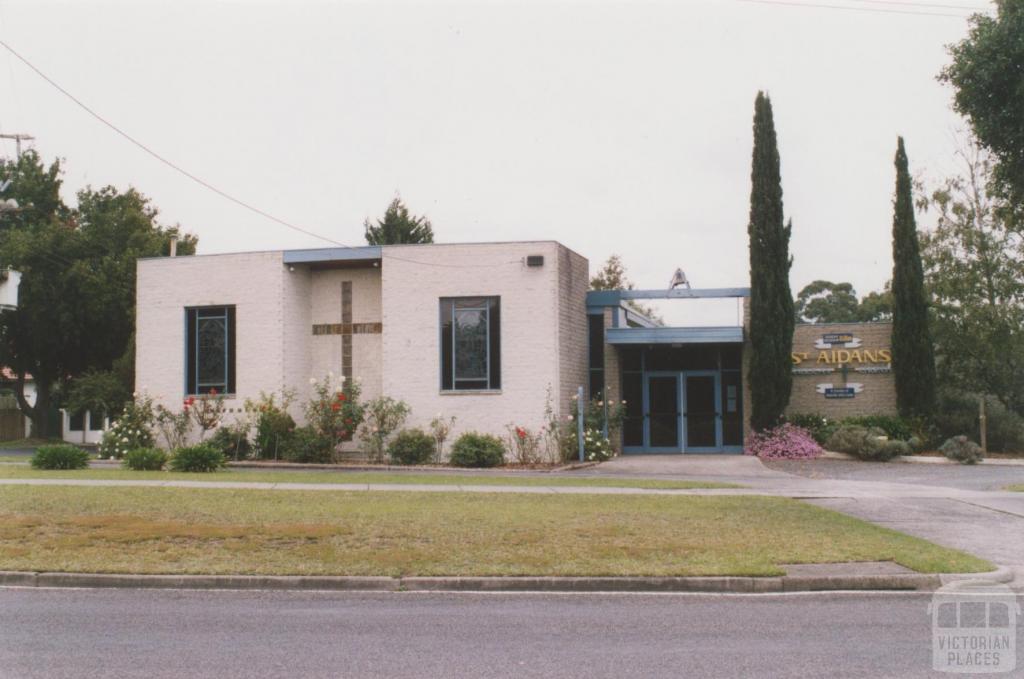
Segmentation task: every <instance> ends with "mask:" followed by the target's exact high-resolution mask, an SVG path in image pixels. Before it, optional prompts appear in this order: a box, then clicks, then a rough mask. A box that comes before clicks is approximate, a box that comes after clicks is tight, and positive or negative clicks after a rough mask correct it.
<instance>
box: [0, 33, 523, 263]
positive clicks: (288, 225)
mask: <svg viewBox="0 0 1024 679" xmlns="http://www.w3.org/2000/svg"><path fill="white" fill-rule="evenodd" d="M0 45H2V46H3V47H4V49H6V50H7V51H8V52H10V53H11V54H12V55H14V56H15V57H16V58H17V59H18V60H19V61H21V62H22V63H23V64H25V65H26V66H28V67H29V69H31V70H32V71H33V72H34V73H35V74H36V75H38V76H39V77H40V78H42V79H43V80H45V81H46V82H47V83H49V84H50V85H51V86H52V87H53V88H55V89H56V90H57V91H58V92H60V93H61V94H63V95H64V96H65V97H67V98H68V99H70V100H71V101H73V102H74V103H75V104H76V105H77V106H78V107H79V108H81V109H82V110H84V111H85V112H86V113H88V114H89V115H91V116H92V117H93V118H95V119H96V120H98V121H100V122H101V123H103V124H104V125H106V126H107V127H109V128H110V129H111V130H113V131H114V132H116V133H117V134H119V135H120V136H122V137H124V138H125V139H127V140H128V141H129V142H131V143H132V144H134V145H135V146H137V147H138V148H140V149H142V150H143V151H145V152H146V153H147V154H149V155H150V156H152V157H153V158H156V159H157V160H159V161H160V162H161V163H163V164H164V165H166V166H167V167H169V168H171V169H172V170H174V171H175V172H178V173H180V174H182V175H184V176H185V177H188V178H189V179H191V180H192V181H194V182H195V183H197V184H199V185H200V186H202V187H203V188H205V189H208V190H210V191H213V192H214V193H216V194H217V195H219V196H221V197H222V198H226V199H227V200H229V201H231V202H232V203H235V204H236V205H238V206H240V207H243V208H245V209H246V210H249V211H251V212H254V213H255V214H258V215H260V216H261V217H264V218H266V219H269V220H271V221H272V222H275V223H277V224H280V225H281V226H284V227H286V228H289V229H292V230H293V231H298V232H299V233H303V234H305V235H307V236H312V237H314V238H317V239H319V240H322V241H325V242H327V243H330V244H332V245H336V246H338V247H340V248H345V249H354V248H353V246H351V245H346V244H345V243H341V242H339V241H336V240H334V239H333V238H328V237H327V236H321V235H320V234H318V233H316V232H314V231H310V230H309V229H305V228H303V227H301V226H298V225H296V224H292V223H291V222H288V221H286V220H284V219H281V218H280V217H276V216H274V215H272V214H270V213H269V212H267V211H265V210H261V209H260V208H258V207H255V206H254V205H250V204H249V203H247V202H245V201H243V200H241V199H239V198H236V197H234V196H233V195H231V194H229V193H228V192H226V191H223V190H221V189H219V188H217V187H216V186H214V185H213V184H210V183H209V182H207V181H205V180H203V179H201V178H199V177H197V176H196V175H194V174H193V173H191V172H189V171H188V170H186V169H184V168H182V167H180V166H178V165H176V164H175V163H173V162H172V161H170V160H168V159H167V158H165V157H164V156H162V155H160V154H159V153H157V152H156V151H154V150H153V149H151V148H150V147H148V146H146V145H145V144H143V143H142V142H141V141H139V140H138V139H136V138H135V137H133V136H131V135H130V134H128V133H127V132H125V131H124V130H122V129H121V128H119V127H118V126H116V125H114V124H113V123H112V122H110V121H109V120H107V119H106V118H104V117H103V116H101V115H100V114H99V113H97V112H96V111H94V110H93V109H92V108H90V107H89V106H88V105H86V104H85V103H84V102H83V101H82V100H80V99H79V98H78V97H76V96H75V95H73V94H71V92H69V91H68V90H66V89H64V88H63V87H61V85H60V84H59V83H57V82H56V81H55V80H53V78H51V77H49V76H48V75H46V74H45V73H43V72H42V71H41V70H39V69H38V68H37V67H36V66H35V65H34V64H33V63H32V62H30V61H29V60H28V59H26V58H25V57H23V56H22V55H21V54H19V53H18V51H17V50H15V49H14V48H13V47H11V46H10V45H8V44H7V43H6V42H5V41H3V40H0ZM388 258H389V259H394V260H397V261H402V262H407V263H409V264H420V265H423V266H436V267H442V268H452V269H473V268H481V269H486V268H490V267H493V266H495V265H494V264H445V263H442V262H423V261H419V260H415V259H408V258H405V257H398V256H396V255H391V254H389V255H388ZM519 263H521V262H520V261H519V260H514V261H510V262H500V263H499V264H519Z"/></svg>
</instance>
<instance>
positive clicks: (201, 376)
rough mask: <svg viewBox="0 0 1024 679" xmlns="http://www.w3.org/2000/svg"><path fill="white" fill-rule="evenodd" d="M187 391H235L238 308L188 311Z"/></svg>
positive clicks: (186, 318) (229, 392) (205, 308)
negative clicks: (236, 317)
mask: <svg viewBox="0 0 1024 679" xmlns="http://www.w3.org/2000/svg"><path fill="white" fill-rule="evenodd" d="M185 354H186V356H187V361H186V368H185V370H186V372H185V390H186V392H187V393H189V394H208V393H210V391H211V390H212V389H216V390H217V391H218V392H219V393H221V394H233V393H234V392H235V307H233V306H218V307H197V308H191V309H186V310H185Z"/></svg>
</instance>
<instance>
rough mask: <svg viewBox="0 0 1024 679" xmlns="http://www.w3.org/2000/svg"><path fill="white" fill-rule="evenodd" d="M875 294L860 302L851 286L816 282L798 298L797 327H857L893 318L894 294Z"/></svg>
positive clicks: (848, 284)
mask: <svg viewBox="0 0 1024 679" xmlns="http://www.w3.org/2000/svg"><path fill="white" fill-rule="evenodd" d="M888 288H889V284H888V283H886V289H885V290H884V291H882V292H872V293H869V294H867V295H865V296H864V297H863V298H861V300H860V301H858V300H857V291H856V290H854V289H853V285H851V284H850V283H833V282H832V281H814V282H813V283H808V284H807V285H805V286H804V287H803V289H802V290H801V291H800V292H799V293H798V294H797V296H796V322H797V323H857V322H870V321H887V320H889V319H891V318H892V292H891V291H890V290H889V289H888Z"/></svg>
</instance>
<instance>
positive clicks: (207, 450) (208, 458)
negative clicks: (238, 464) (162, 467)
mask: <svg viewBox="0 0 1024 679" xmlns="http://www.w3.org/2000/svg"><path fill="white" fill-rule="evenodd" d="M225 463H226V460H225V459H224V453H222V452H220V451H219V450H217V449H216V448H214V447H213V446H211V445H209V444H206V443H201V444H199V445H198V446H186V447H184V448H178V449H177V450H175V451H174V454H173V455H172V456H171V460H170V467H171V470H172V471H176V472H215V471H217V470H218V469H220V468H222V467H223V466H224V464H225Z"/></svg>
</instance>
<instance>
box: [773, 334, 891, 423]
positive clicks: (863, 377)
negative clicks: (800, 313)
mask: <svg viewBox="0 0 1024 679" xmlns="http://www.w3.org/2000/svg"><path fill="white" fill-rule="evenodd" d="M891 337H892V324H891V323H834V324H821V325H806V324H799V325H797V326H796V331H795V332H794V333H793V356H792V360H793V392H792V395H791V397H790V399H789V407H788V408H787V409H786V412H787V413H790V414H793V413H817V414H820V415H824V416H825V417H829V418H842V417H848V416H850V415H874V414H895V412H896V386H895V382H894V380H893V375H892V366H891V361H892V343H891Z"/></svg>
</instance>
